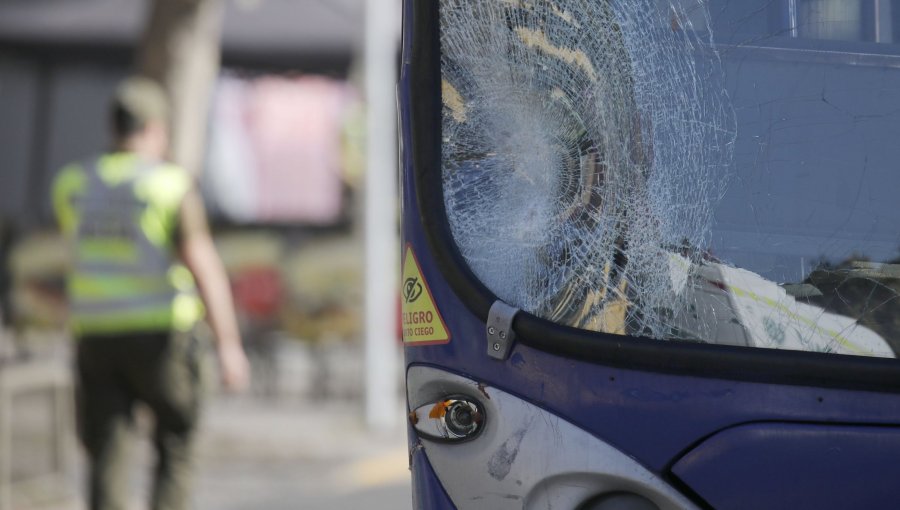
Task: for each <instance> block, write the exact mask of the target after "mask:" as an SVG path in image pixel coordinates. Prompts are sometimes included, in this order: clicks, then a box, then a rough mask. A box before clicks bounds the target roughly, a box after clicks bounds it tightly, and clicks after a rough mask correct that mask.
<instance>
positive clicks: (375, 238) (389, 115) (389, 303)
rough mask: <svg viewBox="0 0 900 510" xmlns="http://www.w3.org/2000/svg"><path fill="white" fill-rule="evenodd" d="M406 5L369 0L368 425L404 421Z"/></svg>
mask: <svg viewBox="0 0 900 510" xmlns="http://www.w3.org/2000/svg"><path fill="white" fill-rule="evenodd" d="M399 19H400V8H399V3H398V2H397V0H366V37H365V45H366V46H365V70H366V78H365V87H366V102H367V105H368V109H367V126H366V127H367V130H366V132H367V142H366V147H367V149H366V163H367V164H366V175H365V245H366V282H365V285H366V295H365V299H366V302H365V308H366V311H365V317H366V318H365V338H366V365H365V366H366V379H365V380H366V388H365V398H366V424H367V425H368V426H369V428H372V429H388V428H390V427H392V426H394V425H396V424H397V423H399V417H400V415H401V414H402V413H401V411H400V410H401V407H400V405H399V404H400V402H399V398H398V394H399V392H398V388H397V378H398V375H397V374H398V348H397V340H396V336H397V333H396V332H397V303H398V296H399V294H398V292H399V290H398V283H397V282H398V280H399V277H400V271H399V266H400V249H399V244H400V243H399V240H398V239H397V234H398V224H397V219H398V216H397V211H398V208H397V175H398V174H397V140H396V119H397V116H396V105H395V101H396V100H395V92H394V87H395V76H396V74H397V73H396V66H397V59H396V55H397V47H398V41H399V37H398V35H399V34H398V32H399V27H400V23H399Z"/></svg>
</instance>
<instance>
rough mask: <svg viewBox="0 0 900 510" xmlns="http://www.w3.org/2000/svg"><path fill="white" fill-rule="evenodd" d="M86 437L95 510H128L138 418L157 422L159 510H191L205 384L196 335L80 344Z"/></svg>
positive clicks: (91, 339) (80, 401) (94, 339)
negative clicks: (140, 407)
mask: <svg viewBox="0 0 900 510" xmlns="http://www.w3.org/2000/svg"><path fill="white" fill-rule="evenodd" d="M77 364H78V392H77V406H76V407H77V411H78V423H79V435H80V437H81V440H82V443H83V444H84V446H85V449H86V450H87V453H88V457H89V460H90V471H89V474H88V485H89V487H88V490H89V498H90V506H89V508H90V510H125V509H126V508H127V507H128V506H129V505H128V500H129V494H128V489H129V487H128V485H129V471H130V470H129V466H128V462H127V461H128V450H129V446H130V443H131V442H132V437H131V434H132V430H131V429H132V424H133V410H134V407H135V404H136V403H138V402H142V403H144V404H146V405H147V407H149V409H150V410H151V411H152V413H153V416H154V417H155V420H156V423H155V432H154V435H153V444H154V446H155V448H156V453H157V463H156V470H155V473H154V475H155V477H154V486H153V493H152V501H151V508H152V509H153V510H184V509H187V508H188V507H189V506H190V485H191V475H192V445H193V442H194V441H193V439H194V436H195V429H196V425H197V421H198V414H199V407H200V400H201V395H202V384H201V377H200V352H199V348H198V344H197V340H196V339H195V337H194V336H193V335H190V334H170V333H168V332H166V333H142V334H128V335H121V336H86V337H82V338H79V339H78V340H77Z"/></svg>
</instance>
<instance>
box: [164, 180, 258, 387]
mask: <svg viewBox="0 0 900 510" xmlns="http://www.w3.org/2000/svg"><path fill="white" fill-rule="evenodd" d="M179 221H180V234H181V237H180V240H179V248H180V251H181V259H182V260H183V261H184V263H185V265H186V266H187V268H188V269H189V270H190V271H191V273H193V274H194V279H195V280H196V281H197V287H198V288H199V290H200V297H201V298H203V303H204V304H205V305H206V313H207V316H208V318H209V324H210V326H211V327H212V330H213V333H214V335H215V338H216V352H217V354H218V358H219V368H220V371H221V374H222V381H223V382H224V383H225V387H226V388H228V389H231V390H240V389H243V388H245V387H246V386H247V383H248V381H249V377H250V366H249V363H248V362H247V356H246V355H245V354H244V348H243V346H242V345H241V334H240V330H239V329H238V324H237V318H236V317H235V313H234V302H233V300H232V297H231V287H230V286H229V283H228V277H227V275H226V274H225V268H224V267H223V266H222V260H221V259H220V258H219V255H218V253H216V247H215V245H214V244H213V241H212V236H210V233H209V227H208V225H207V221H206V212H205V210H204V208H203V200H202V199H201V198H200V195H199V194H198V193H197V192H196V191H193V190H192V191H190V192H189V193H188V194H187V196H186V197H185V199H184V201H183V202H182V204H181V210H180V213H179Z"/></svg>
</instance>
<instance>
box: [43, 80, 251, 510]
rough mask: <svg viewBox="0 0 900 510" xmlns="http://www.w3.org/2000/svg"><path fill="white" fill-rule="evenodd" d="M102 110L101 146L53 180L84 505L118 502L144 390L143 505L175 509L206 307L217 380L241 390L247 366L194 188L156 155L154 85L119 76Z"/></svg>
mask: <svg viewBox="0 0 900 510" xmlns="http://www.w3.org/2000/svg"><path fill="white" fill-rule="evenodd" d="M110 121H111V127H112V134H113V137H114V148H113V150H112V151H111V152H109V153H107V154H103V155H101V156H99V157H94V158H91V159H88V160H86V161H84V162H83V163H74V164H70V165H68V166H67V167H65V168H64V169H63V170H62V171H61V172H60V174H59V175H58V177H57V178H56V181H55V182H54V185H53V205H54V210H55V212H56V216H57V220H58V222H59V226H60V229H61V230H62V232H63V234H64V236H65V237H66V238H67V239H68V240H70V242H71V248H72V252H73V253H72V259H73V260H72V267H71V269H70V271H69V274H68V278H67V291H68V295H69V302H70V310H71V312H70V324H71V329H72V333H73V336H74V338H75V341H76V352H77V354H76V357H77V360H76V361H77V381H78V397H77V410H78V415H79V433H80V437H81V440H82V442H83V444H84V446H85V449H86V450H87V453H88V456H89V460H90V472H89V477H88V484H89V493H90V497H89V500H90V509H91V510H119V509H123V508H126V506H127V500H128V494H127V489H128V482H129V480H128V478H129V477H128V471H129V470H128V469H127V449H128V448H127V447H128V443H129V442H130V437H129V435H130V432H131V430H130V429H131V425H132V421H133V419H132V411H133V408H134V406H135V404H136V403H137V402H142V403H144V404H146V406H147V407H149V409H150V410H151V412H152V414H153V416H154V417H155V422H156V423H155V431H154V436H153V443H154V446H155V448H156V452H157V455H158V457H157V464H156V469H155V473H154V474H155V480H154V486H153V493H152V502H151V508H153V509H154V510H180V509H184V508H187V507H188V506H189V495H190V490H189V489H190V485H191V471H192V445H193V443H194V441H193V440H194V437H195V432H196V425H197V420H198V414H199V406H200V400H201V394H202V387H201V386H202V385H201V377H200V359H199V356H200V354H201V351H200V349H199V346H198V343H197V339H196V337H195V336H194V335H193V334H192V331H193V328H194V326H195V325H196V324H197V323H198V322H199V321H200V320H201V319H202V318H203V314H204V313H205V312H207V313H208V318H209V323H210V326H211V327H212V330H213V333H214V334H215V338H216V350H217V354H218V361H219V368H220V372H221V376H222V380H223V383H224V384H225V386H226V387H227V388H229V389H232V390H239V389H243V388H244V387H245V386H246V384H247V380H248V377H249V368H248V363H247V358H246V356H245V354H244V350H243V347H242V345H241V339H240V334H239V331H238V326H237V321H236V318H235V313H234V307H233V302H232V297H231V291H230V288H229V284H228V280H227V277H226V275H225V271H224V269H223V266H222V262H221V260H220V259H219V256H218V254H217V253H216V251H215V247H214V245H213V243H212V239H211V236H210V233H209V229H208V226H207V222H206V216H205V210H204V207H203V203H202V200H201V198H200V195H199V193H198V192H197V191H196V189H195V187H194V185H193V179H192V178H191V176H190V175H189V174H188V173H187V172H186V171H185V170H183V169H182V168H180V167H178V166H176V165H173V164H171V163H167V162H165V161H164V159H163V158H164V155H165V154H166V152H167V148H168V141H169V140H168V131H167V128H166V126H167V121H168V103H167V101H166V96H165V94H164V92H163V91H162V89H161V88H160V86H159V85H158V84H156V83H155V82H153V81H150V80H148V79H145V78H137V77H134V78H128V79H126V80H125V81H124V82H122V83H121V84H120V86H119V88H118V89H117V91H116V93H115V97H114V99H113V101H112V105H111V111H110ZM195 282H196V286H195ZM197 288H199V296H198V293H197ZM201 298H202V299H201ZM204 305H205V306H204Z"/></svg>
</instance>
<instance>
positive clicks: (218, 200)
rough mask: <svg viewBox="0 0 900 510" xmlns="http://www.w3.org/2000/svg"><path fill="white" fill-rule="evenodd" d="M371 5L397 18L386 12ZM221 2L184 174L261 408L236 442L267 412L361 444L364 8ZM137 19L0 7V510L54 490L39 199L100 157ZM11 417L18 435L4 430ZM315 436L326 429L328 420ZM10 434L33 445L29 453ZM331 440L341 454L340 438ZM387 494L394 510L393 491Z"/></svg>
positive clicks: (25, 3)
mask: <svg viewBox="0 0 900 510" xmlns="http://www.w3.org/2000/svg"><path fill="white" fill-rule="evenodd" d="M177 1H182V2H187V0H176V2H177ZM191 1H194V0H191ZM188 3H190V2H188ZM382 3H383V4H384V7H385V9H387V10H389V11H390V10H393V11H394V12H395V15H396V17H397V18H399V3H398V2H395V1H393V0H387V1H384V2H382ZM222 4H223V6H224V18H223V22H222V26H221V38H220V39H221V46H220V48H221V70H219V71H218V72H217V73H216V74H217V77H216V78H215V80H214V85H213V86H212V87H211V88H212V90H211V96H210V101H209V103H210V108H209V113H208V115H207V117H206V118H207V119H208V122H206V123H205V124H204V125H203V126H202V130H203V132H204V133H205V142H204V143H203V147H202V148H201V150H200V157H199V158H198V159H199V162H198V164H197V165H196V168H190V167H191V165H187V166H188V167H189V168H190V169H192V170H193V171H195V172H197V173H198V181H199V182H200V184H201V189H202V191H203V195H204V198H205V200H206V203H207V207H208V210H209V214H210V220H211V223H212V226H213V231H214V236H215V239H216V244H217V246H218V248H219V251H220V254H221V256H222V258H223V261H224V262H225V265H226V269H227V271H228V273H229V276H230V278H231V281H232V287H233V290H234V293H235V299H236V304H237V307H238V309H239V315H240V320H241V323H242V324H241V325H242V328H243V333H244V340H245V343H246V346H247V348H248V352H249V354H250V356H251V360H252V363H253V364H254V369H255V370H254V380H253V387H252V393H253V395H254V396H255V398H256V399H257V400H255V401H254V402H260V401H265V402H269V404H267V406H268V407H266V409H268V411H264V412H263V411H260V412H258V413H257V417H258V418H259V419H260V420H262V421H259V422H256V423H253V424H248V426H247V429H248V430H253V434H257V435H258V434H259V433H260V432H261V430H260V429H266V428H267V425H266V423H267V422H265V418H261V416H263V415H265V413H266V412H270V413H275V414H273V415H272V420H274V422H273V423H274V424H275V425H273V426H276V425H277V426H282V427H283V426H286V425H288V424H289V423H290V422H291V420H290V419H289V416H295V417H296V419H297V420H298V421H297V423H308V420H309V416H308V415H309V413H316V412H319V410H322V409H325V410H327V409H331V410H332V411H333V412H335V413H337V414H336V416H339V419H340V420H341V421H342V422H346V421H348V420H349V421H351V422H353V423H351V424H349V425H347V426H349V427H350V429H349V430H352V431H355V433H358V434H363V435H364V434H365V432H363V430H364V429H363V427H362V425H361V423H362V418H361V414H362V411H361V410H360V411H359V412H357V411H356V409H362V406H358V405H357V403H359V402H360V400H361V398H362V396H363V394H364V390H365V388H364V386H365V382H364V380H363V373H364V370H363V367H364V352H365V350H364V348H363V345H364V342H363V339H362V337H363V329H364V328H363V323H364V310H363V296H364V286H363V278H364V264H365V260H364V259H365V257H364V253H365V249H364V243H365V233H364V231H363V230H364V229H363V222H362V216H363V214H362V195H363V185H362V183H363V177H364V174H365V168H366V153H365V143H366V114H365V112H366V106H365V102H364V100H363V99H364V96H365V93H364V83H365V81H364V75H363V72H364V65H363V61H364V59H363V55H364V52H365V49H366V48H365V40H364V36H365V33H366V19H365V14H366V9H365V8H364V7H365V5H364V4H365V0H228V1H223V2H222ZM152 7H153V3H152V1H151V0H146V1H145V0H127V1H126V0H0V259H2V264H0V304H2V309H0V318H2V321H3V324H4V329H3V333H0V441H3V440H4V439H3V438H4V437H5V438H7V444H3V443H0V491H2V492H0V509H2V510H7V509H8V508H18V507H15V506H11V505H12V504H13V502H15V501H18V502H19V503H17V504H19V505H24V504H25V503H22V501H25V500H24V499H22V497H21V495H20V496H16V497H17V498H18V499H13V498H14V496H15V495H14V494H13V493H12V490H11V489H10V488H9V487H8V486H7V485H5V484H6V483H8V480H13V481H16V480H25V479H32V478H36V477H37V475H39V474H41V473H44V472H54V471H56V472H61V473H63V476H64V477H66V476H69V477H70V478H71V476H70V475H67V474H66V473H67V471H66V469H63V468H66V466H68V465H69V464H71V463H72V461H71V458H68V457H65V458H58V457H60V455H70V454H71V450H73V446H72V444H71V440H72V438H71V437H70V436H71V434H70V433H69V432H59V431H54V430H53V429H54V426H55V427H56V428H57V429H58V430H67V427H69V426H70V424H67V423H66V420H67V416H68V414H67V413H69V411H68V407H67V402H68V400H67V398H68V393H67V392H70V391H71V389H70V387H69V386H68V382H67V378H66V376H65V369H66V366H67V364H68V361H67V358H66V356H67V352H68V339H67V338H66V335H65V333H64V331H65V329H64V325H65V316H66V306H65V300H64V294H63V271H64V263H65V258H64V249H63V247H62V245H61V240H60V238H59V237H58V236H57V235H56V234H55V226H54V224H53V219H52V214H51V207H50V200H49V193H48V189H49V186H50V183H51V182H52V180H53V178H54V176H55V174H56V172H57V171H58V170H59V169H60V168H61V167H62V166H63V165H64V164H66V163H67V162H71V161H77V160H80V159H83V158H86V157H90V156H91V155H92V154H96V153H99V152H102V151H104V150H106V149H107V148H108V147H107V146H108V144H109V138H108V134H107V133H108V129H107V103H108V100H109V97H110V96H111V94H112V92H113V90H114V88H115V86H116V84H117V83H118V81H119V80H121V79H122V78H123V77H125V76H126V75H128V74H130V73H132V72H133V71H134V70H135V65H136V64H135V61H136V55H137V54H138V53H139V50H140V47H141V45H142V44H144V43H146V41H142V37H143V36H144V34H145V31H146V28H145V27H146V24H147V22H148V19H149V17H150V15H151V9H152ZM397 26H399V22H397ZM394 51H396V50H394ZM391 100H392V99H391ZM392 121H393V119H392ZM386 131H387V132H389V133H393V132H394V131H395V130H393V129H388V130H386ZM390 136H393V135H390ZM393 147H396V142H393ZM391 182H393V180H391ZM392 306H394V305H392ZM397 356H399V349H398V350H397ZM48 360H49V361H48ZM34 366H40V367H45V368H46V367H48V366H50V367H56V368H50V369H46V370H45V372H46V373H45V374H43V375H40V374H39V376H38V375H36V376H34V377H32V379H33V380H34V384H35V386H34V388H35V389H34V390H33V391H32V390H31V389H27V388H26V389H24V390H21V392H20V393H18V394H17V395H18V396H7V397H4V396H3V395H4V394H10V393H11V392H13V388H14V387H15V384H14V383H12V382H5V383H4V382H3V381H13V380H16V381H20V380H23V376H19V375H15V376H14V375H13V374H14V373H17V372H16V370H19V371H21V370H22V369H23V367H34ZM400 377H401V376H400V374H399V373H398V374H397V376H396V379H397V381H399V380H400ZM16 391H19V390H16ZM4 392H5V393H4ZM53 395H56V397H55V399H56V400H53V399H52V398H49V397H51V396H53ZM247 398H248V397H244V399H247ZM260 399H262V400H260ZM335 399H337V400H335ZM336 401H337V402H346V403H347V405H339V404H335V403H334V402H336ZM4 402H5V404H4ZM54 402H55V403H54ZM323 402H324V403H323ZM298 403H300V404H298ZM309 403H314V404H315V403H323V404H321V405H322V407H318V408H317V407H315V406H313V407H310V406H309ZM4 405H5V406H6V407H2V406H4ZM222 405H224V406H225V407H221V406H222ZM259 405H260V406H261V405H263V404H259ZM228 406H232V407H228ZM233 406H237V407H236V408H235V407H233ZM241 406H251V407H252V408H253V409H256V410H257V411H258V410H259V409H260V408H259V407H254V406H257V404H256V403H248V402H228V403H227V404H221V405H220V408H216V407H214V408H213V409H212V412H211V414H212V415H213V418H212V419H211V420H210V421H213V422H214V421H216V418H215V416H217V415H216V412H219V413H223V412H224V413H226V414H227V413H229V412H231V413H232V414H229V415H228V416H230V417H231V418H229V420H232V419H233V418H234V416H240V415H242V414H244V413H243V412H242V411H235V409H237V410H242V409H244V408H243V407H241ZM335 406H336V407H335ZM28 408H32V410H31V411H28V412H26V411H22V409H28ZM217 409H218V411H217ZM273 409H292V410H296V412H297V413H298V414H296V415H282V414H278V412H276V411H273ZM285 412H294V411H285ZM260 413H261V414H260ZM26 416H32V417H33V418H32V420H31V422H33V423H31V422H29V423H31V425H28V424H26V425H22V424H21V422H23V420H24V421H25V422H28V419H26ZM54 416H55V418H54ZM336 419H338V418H336ZM279 420H281V421H279ZM304 420H306V421H304ZM318 420H319V422H321V423H320V426H321V427H323V428H328V426H327V423H328V421H327V418H321V417H320V418H318ZM323 420H324V421H323ZM319 422H317V423H319ZM216 427H221V424H216V423H214V424H212V425H211V427H210V428H211V429H212V431H213V432H212V434H213V435H214V434H215V432H216V430H219V431H220V432H221V431H222V430H223V429H221V428H219V429H217V428H216ZM228 430H230V431H231V432H229V433H234V432H235V431H236V430H237V431H240V430H241V428H240V427H237V428H235V427H234V426H233V425H232V426H231V428H229V429H228ZM398 430H399V428H398ZM26 432H27V433H26ZM23 434H25V435H26V436H28V435H29V434H31V435H32V436H34V439H33V440H32V443H28V439H27V438H26V437H24V436H23ZM60 434H63V436H60ZM274 437H282V436H279V434H278V433H275V436H274ZM290 437H291V435H290V434H287V435H285V436H283V437H282V439H284V440H285V441H287V440H289V438H290ZM360 437H363V436H360ZM391 437H392V441H394V442H393V443H390V442H388V444H401V443H402V441H403V439H402V431H399V434H393V435H392V436H391ZM49 438H56V439H53V441H56V443H54V442H53V441H50V440H49ZM360 440H361V439H360ZM209 441H211V442H215V441H216V439H215V438H213V439H210V440H209ZM209 441H208V442H209ZM335 441H338V440H337V439H335ZM340 442H342V443H344V447H345V448H346V447H347V445H352V444H355V443H354V441H353V440H352V439H350V440H348V438H347V437H343V438H342V439H341V440H340ZM17 445H18V446H17ZM22 445H28V446H25V447H23V446H22ZM4 448H5V449H4ZM16 448H18V449H16ZM266 448H269V449H270V450H279V448H278V447H277V446H274V447H273V445H269V446H268V447H266ZM262 449H263V450H265V448H262ZM295 449H300V450H302V448H300V447H296V448H295ZM249 450H253V449H252V448H249ZM281 451H292V449H291V448H290V447H286V448H282V449H281ZM60 452H62V453H60ZM54 455H55V456H56V457H54ZM301 457H302V454H301ZM322 457H323V458H327V457H328V455H327V454H326V453H324V452H323V453H322ZM338 457H340V455H338ZM345 457H346V458H348V459H349V458H351V456H350V454H349V453H348V454H347V455H346V456H345ZM257 460H258V459H257ZM404 462H405V461H404ZM67 463H68V464H67ZM295 467H296V466H295ZM57 468H59V469H57ZM403 469H404V470H405V465H404V466H403ZM382 471H383V470H382ZM5 480H6V481H5ZM70 481H71V480H70ZM394 482H396V480H394V481H392V483H394ZM54 483H55V482H50V483H49V485H53V484H54ZM44 485H48V484H46V483H45V484H44ZM70 485H71V484H70ZM201 486H202V483H201ZM398 487H400V489H399V491H400V492H399V494H401V495H402V496H403V497H405V494H406V492H404V491H408V488H407V487H406V486H404V485H403V484H402V483H400V485H398ZM20 492H21V491H20ZM395 493H396V491H395ZM395 493H391V494H388V495H387V496H385V497H388V498H390V497H395V496H394V495H392V494H395ZM4 501H5V502H6V503H5V504H6V505H7V506H6V507H4V506H3V505H4ZM323 501H325V500H323ZM405 501H406V502H407V504H408V501H409V500H408V498H407V499H406V500H405ZM202 502H203V501H202V495H201V503H202ZM232 503H233V501H232ZM232 507H233V508H241V506H232ZM276 507H277V505H275V506H272V508H276ZM387 507H388V508H395V507H396V506H387ZM23 508H25V507H23ZM74 508H78V507H77V506H76V507H74ZM211 508H212V507H211ZM217 508H218V507H217ZM221 508H225V507H224V506H221ZM267 508H268V507H267ZM323 508H325V507H324V506H323Z"/></svg>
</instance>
